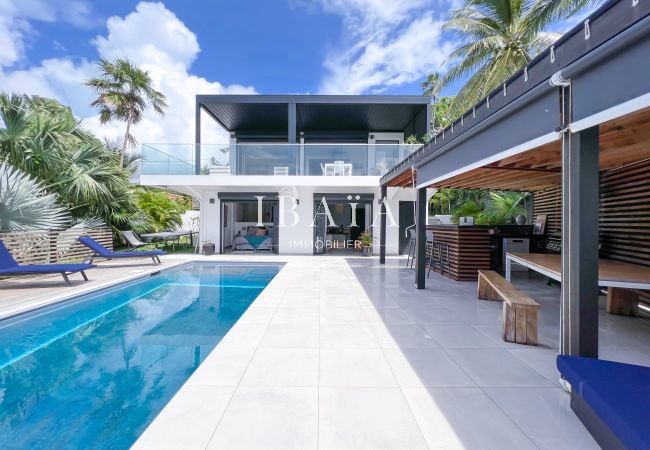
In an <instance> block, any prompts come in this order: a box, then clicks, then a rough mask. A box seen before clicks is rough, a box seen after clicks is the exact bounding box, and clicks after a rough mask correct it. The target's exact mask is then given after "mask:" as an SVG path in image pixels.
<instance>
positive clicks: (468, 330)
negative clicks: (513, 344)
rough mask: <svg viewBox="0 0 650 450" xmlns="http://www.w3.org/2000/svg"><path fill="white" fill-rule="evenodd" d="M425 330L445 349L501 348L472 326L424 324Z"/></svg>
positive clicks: (461, 324)
mask: <svg viewBox="0 0 650 450" xmlns="http://www.w3.org/2000/svg"><path fill="white" fill-rule="evenodd" d="M422 326H423V327H424V329H425V330H426V331H427V333H429V334H430V335H431V337H432V338H433V339H435V340H436V341H437V342H438V343H439V344H440V346H441V347H443V348H495V347H499V345H498V344H497V343H495V342H494V341H493V340H492V339H490V338H488V337H487V336H486V335H484V334H483V333H481V332H479V331H478V330H476V329H475V328H473V327H472V326H470V325H467V324H463V323H455V324H441V323H436V324H424V325H422Z"/></svg>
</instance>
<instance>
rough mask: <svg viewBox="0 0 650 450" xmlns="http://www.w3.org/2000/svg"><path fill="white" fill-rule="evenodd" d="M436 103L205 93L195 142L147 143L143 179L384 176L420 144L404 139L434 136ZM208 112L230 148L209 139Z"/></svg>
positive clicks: (198, 105) (414, 99)
mask: <svg viewBox="0 0 650 450" xmlns="http://www.w3.org/2000/svg"><path fill="white" fill-rule="evenodd" d="M429 103H430V98H428V97H423V96H384V95H381V96H379V95H355V96H346V95H198V96H197V97H196V130H195V141H194V143H193V144H182V145H168V144H161V145H156V144H147V145H144V146H143V158H144V162H143V174H145V175H191V174H197V175H198V174H207V173H213V174H231V175H348V176H359V175H361V176H380V175H383V174H384V173H386V172H387V171H388V170H390V169H391V168H392V167H394V166H395V165H396V164H397V163H399V161H401V160H403V159H404V158H405V157H407V156H408V155H410V154H411V153H412V152H413V151H415V149H417V148H418V147H419V146H418V145H415V146H414V145H404V140H405V138H406V137H408V136H411V135H414V136H418V137H420V136H423V135H425V134H426V133H427V132H428V127H429V123H430V117H429V114H430V111H429V108H428V105H429ZM202 112H205V113H206V114H207V116H208V117H210V118H212V119H213V120H214V121H215V122H216V124H217V125H218V126H220V127H221V128H222V129H223V130H225V131H226V132H228V134H229V142H228V144H223V145H216V144H208V143H204V142H203V140H202V136H201V129H202V125H201V118H202ZM203 117H205V115H203ZM205 126H206V124H204V127H203V129H205Z"/></svg>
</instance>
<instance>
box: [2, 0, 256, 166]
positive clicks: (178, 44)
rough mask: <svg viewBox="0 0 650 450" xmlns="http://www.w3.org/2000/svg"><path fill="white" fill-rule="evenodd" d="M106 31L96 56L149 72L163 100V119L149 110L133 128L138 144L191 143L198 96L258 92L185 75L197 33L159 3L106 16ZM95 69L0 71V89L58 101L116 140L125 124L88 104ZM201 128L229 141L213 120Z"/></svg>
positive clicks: (65, 63)
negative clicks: (108, 120) (105, 119)
mask: <svg viewBox="0 0 650 450" xmlns="http://www.w3.org/2000/svg"><path fill="white" fill-rule="evenodd" d="M0 1H2V0H0ZM0 26H1V24H0ZM106 27H107V33H106V34H104V35H100V36H97V37H96V38H95V39H94V40H93V44H94V45H95V46H96V48H97V52H98V56H99V57H102V58H108V59H113V58H116V57H126V58H129V59H131V60H132V61H134V62H135V63H137V64H138V65H140V66H141V67H142V68H144V69H146V70H148V71H149V73H150V75H151V78H152V80H153V82H154V84H155V87H156V88H157V89H159V90H160V91H162V92H163V93H164V94H165V95H166V96H167V103H168V108H167V111H166V114H165V116H164V117H160V116H159V115H157V114H155V113H154V112H153V111H150V110H149V111H147V112H146V113H145V116H144V119H143V120H142V122H141V123H140V124H138V125H137V126H136V127H135V128H134V129H133V134H134V136H135V137H136V139H137V140H138V141H139V142H140V143H191V142H193V141H194V117H195V110H194V109H195V95H196V94H254V93H256V91H255V89H254V88H253V87H251V86H240V85H230V86H224V85H222V84H221V83H219V82H217V81H210V80H207V79H205V78H203V77H198V76H195V75H192V74H191V73H189V70H190V67H191V64H192V62H193V61H194V60H195V59H196V57H197V55H198V53H199V52H200V47H199V44H198V41H197V38H196V35H195V34H194V33H193V32H192V31H191V30H189V29H188V28H187V27H186V26H185V24H183V22H181V21H180V20H179V19H178V18H177V17H176V16H175V15H174V14H173V13H172V12H171V11H169V10H168V9H167V8H165V6H164V5H163V4H162V3H148V2H141V3H139V4H138V5H137V6H136V9H135V11H133V12H132V13H130V14H128V15H127V16H125V17H118V16H114V17H111V18H109V19H108V20H107V22H106ZM18 42H19V43H20V40H18ZM0 55H1V54H0ZM0 57H1V56H0ZM96 70H97V69H96V61H81V62H77V63H75V62H73V61H72V60H70V59H66V58H58V59H48V60H44V61H42V62H41V63H40V64H39V65H37V66H33V67H30V68H28V69H25V70H13V71H12V70H6V71H5V72H2V69H1V68H0V85H2V86H3V87H5V89H10V90H14V91H17V92H24V93H27V94H38V95H44V96H48V97H52V98H56V99H57V100H59V101H61V102H63V103H65V104H68V105H70V106H71V107H72V108H73V111H75V113H76V114H78V115H80V116H81V117H82V119H83V122H84V125H85V126H86V127H87V128H88V129H90V130H91V131H93V132H95V133H96V134H97V136H99V137H106V138H109V139H116V138H120V137H121V136H122V135H123V133H124V128H125V127H124V125H123V124H121V123H113V124H107V125H100V124H99V120H98V117H97V115H96V114H95V112H94V111H92V110H90V108H89V106H88V105H89V103H90V102H91V101H92V98H93V93H92V92H91V91H90V90H89V89H88V88H87V87H85V86H83V82H84V81H85V80H86V79H88V78H90V77H91V76H95V75H96ZM202 129H203V132H202V138H203V142H206V143H208V142H213V143H224V142H227V141H228V137H227V134H226V133H225V132H224V131H223V130H221V128H219V126H218V125H217V124H216V123H215V122H214V121H213V120H212V119H211V118H208V117H205V118H203V120H202ZM166 148H167V149H168V150H170V151H172V152H175V153H176V154H178V155H179V156H182V157H185V155H182V154H181V153H182V152H183V151H184V152H186V153H187V154H189V153H190V152H189V147H188V146H185V147H181V146H177V147H173V146H167V147H166Z"/></svg>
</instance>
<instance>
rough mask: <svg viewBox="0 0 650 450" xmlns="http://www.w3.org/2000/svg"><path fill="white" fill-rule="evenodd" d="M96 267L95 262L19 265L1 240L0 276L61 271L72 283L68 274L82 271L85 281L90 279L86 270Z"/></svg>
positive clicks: (66, 280)
mask: <svg viewBox="0 0 650 450" xmlns="http://www.w3.org/2000/svg"><path fill="white" fill-rule="evenodd" d="M93 267H96V266H95V265H94V264H33V265H24V266H21V265H19V264H18V263H17V262H16V260H15V259H14V258H13V256H11V253H9V250H7V247H5V245H4V243H3V242H2V241H1V240H0V276H4V275H12V276H15V275H39V274H42V275H45V274H52V273H60V274H61V275H62V276H63V279H64V280H65V282H66V283H68V284H71V283H70V280H69V279H68V275H70V274H73V273H77V272H80V273H81V276H82V277H83V278H84V280H85V281H88V277H87V276H86V272H84V270H88V269H92V268H93Z"/></svg>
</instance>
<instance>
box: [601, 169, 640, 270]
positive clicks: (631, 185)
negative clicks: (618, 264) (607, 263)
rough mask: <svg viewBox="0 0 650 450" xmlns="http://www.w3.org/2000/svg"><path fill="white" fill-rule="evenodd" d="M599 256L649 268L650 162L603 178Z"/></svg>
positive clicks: (619, 170)
mask: <svg viewBox="0 0 650 450" xmlns="http://www.w3.org/2000/svg"><path fill="white" fill-rule="evenodd" d="M599 228H600V244H601V248H600V256H601V257H603V258H608V259H615V260H618V261H623V262H629V263H633V264H639V265H643V266H650V161H641V162H639V163H636V164H632V165H629V166H626V167H622V168H620V169H616V170H610V171H607V172H601V174H600V210H599Z"/></svg>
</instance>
